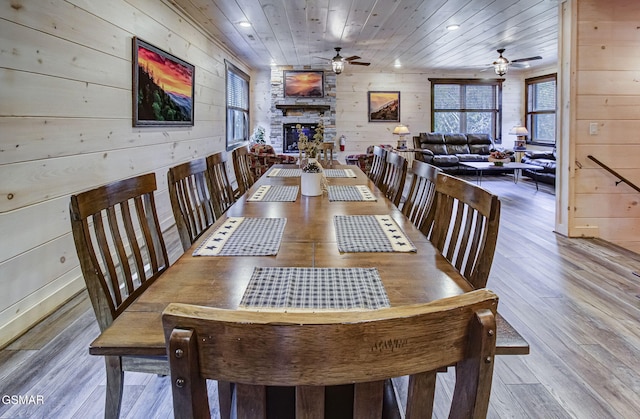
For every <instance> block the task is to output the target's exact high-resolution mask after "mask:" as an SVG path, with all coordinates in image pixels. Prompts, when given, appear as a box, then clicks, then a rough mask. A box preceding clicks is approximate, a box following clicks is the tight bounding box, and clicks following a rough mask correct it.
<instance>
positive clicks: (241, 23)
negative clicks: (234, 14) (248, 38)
mask: <svg viewBox="0 0 640 419" xmlns="http://www.w3.org/2000/svg"><path fill="white" fill-rule="evenodd" d="M238 25H240V26H242V27H243V28H250V27H251V23H249V22H247V21H246V20H245V21H242V22H240V23H238Z"/></svg>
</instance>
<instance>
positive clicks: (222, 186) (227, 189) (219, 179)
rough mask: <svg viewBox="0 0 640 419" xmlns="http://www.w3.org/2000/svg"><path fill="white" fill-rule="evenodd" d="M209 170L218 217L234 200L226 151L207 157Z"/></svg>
mask: <svg viewBox="0 0 640 419" xmlns="http://www.w3.org/2000/svg"><path fill="white" fill-rule="evenodd" d="M207 170H208V171H209V180H210V181H211V196H212V198H213V210H214V212H215V214H216V217H220V216H222V214H224V213H225V212H226V211H227V210H228V209H229V207H230V206H231V205H233V203H234V202H236V199H235V197H234V196H233V187H232V186H231V182H230V181H229V175H228V174H227V157H226V155H225V153H223V152H220V153H215V154H212V155H211V156H208V157H207Z"/></svg>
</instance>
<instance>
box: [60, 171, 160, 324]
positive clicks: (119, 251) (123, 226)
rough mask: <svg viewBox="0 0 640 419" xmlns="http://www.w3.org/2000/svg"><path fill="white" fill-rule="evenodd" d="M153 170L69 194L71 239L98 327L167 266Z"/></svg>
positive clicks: (115, 315)
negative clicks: (155, 197)
mask: <svg viewBox="0 0 640 419" xmlns="http://www.w3.org/2000/svg"><path fill="white" fill-rule="evenodd" d="M155 190H156V178H155V174H153V173H150V174H146V175H142V176H138V177H135V178H131V179H125V180H121V181H118V182H113V183H110V184H108V185H104V186H100V187H98V188H96V189H93V190H90V191H87V192H83V193H80V194H77V195H73V196H71V202H70V207H69V210H70V215H71V227H72V230H73V239H74V241H75V245H76V251H77V253H78V259H79V260H80V268H81V269H82V274H83V276H84V280H85V283H86V285H87V290H88V292H89V296H90V298H91V303H92V304H93V308H94V311H95V313H96V317H97V319H98V323H99V325H100V329H101V330H105V329H106V328H107V327H108V326H109V325H110V324H111V323H112V322H113V320H114V319H115V318H116V317H118V316H119V315H120V313H122V311H123V310H124V309H125V308H126V307H127V306H128V305H129V304H130V303H131V302H132V301H133V300H135V299H136V298H137V297H138V295H140V294H141V293H142V292H143V291H144V290H145V289H146V288H147V287H148V286H149V285H150V284H151V283H152V282H153V281H155V279H156V278H157V277H158V276H160V275H161V274H162V273H163V272H164V271H165V270H166V269H167V267H168V266H169V258H168V256H167V249H166V246H165V243H164V239H163V237H162V231H161V229H160V223H159V222H158V216H157V213H156V207H155V201H154V191H155Z"/></svg>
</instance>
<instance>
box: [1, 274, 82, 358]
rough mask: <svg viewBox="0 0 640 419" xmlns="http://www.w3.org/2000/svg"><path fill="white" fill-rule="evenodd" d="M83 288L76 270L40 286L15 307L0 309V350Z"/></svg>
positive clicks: (80, 276) (80, 277)
mask: <svg viewBox="0 0 640 419" xmlns="http://www.w3.org/2000/svg"><path fill="white" fill-rule="evenodd" d="M84 288H85V285H84V280H83V279H82V273H81V272H80V267H79V266H78V267H77V268H75V269H73V270H71V271H69V272H67V273H66V274H64V275H62V276H61V277H58V278H56V279H55V280H53V281H51V282H49V283H47V284H45V285H43V286H41V287H40V288H38V290H37V291H35V292H33V293H31V294H29V295H28V296H27V297H26V298H24V299H22V300H20V301H19V302H17V303H16V304H14V305H12V306H10V307H7V308H2V309H0V347H3V346H5V345H6V344H7V343H9V342H11V340H13V338H15V337H16V336H19V335H21V334H22V333H23V332H24V331H26V330H27V329H28V327H29V326H31V325H33V324H35V323H37V322H38V321H40V320H41V319H43V318H44V317H45V316H46V315H47V314H49V313H51V312H52V311H53V310H55V309H56V308H58V307H59V306H60V305H61V304H63V303H64V302H66V301H68V300H69V299H70V298H71V297H73V296H74V295H76V294H77V293H78V292H80V291H81V290H82V289H84Z"/></svg>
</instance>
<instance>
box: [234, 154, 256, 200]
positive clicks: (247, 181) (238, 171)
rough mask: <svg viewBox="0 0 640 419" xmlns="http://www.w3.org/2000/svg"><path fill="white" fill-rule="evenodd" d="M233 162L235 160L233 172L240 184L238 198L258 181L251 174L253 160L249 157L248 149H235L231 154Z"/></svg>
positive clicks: (237, 192)
mask: <svg viewBox="0 0 640 419" xmlns="http://www.w3.org/2000/svg"><path fill="white" fill-rule="evenodd" d="M231 160H233V172H234V173H235V175H236V182H237V184H238V189H237V191H236V193H235V195H236V197H238V196H241V195H244V193H245V192H246V191H248V190H249V188H251V186H253V184H254V183H255V181H256V180H255V178H254V176H253V174H252V173H251V158H250V157H249V150H248V149H247V147H238V148H236V149H234V150H233V151H232V152H231Z"/></svg>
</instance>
